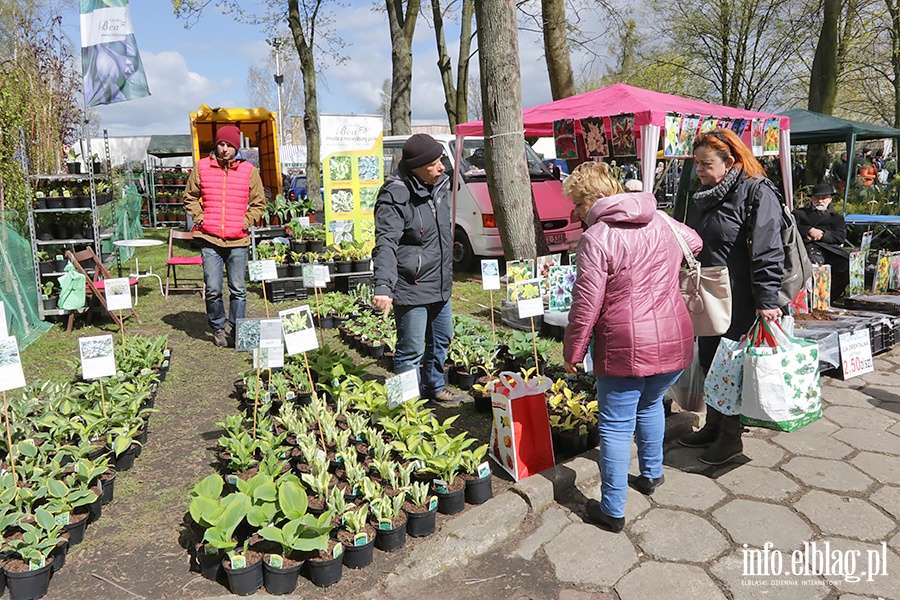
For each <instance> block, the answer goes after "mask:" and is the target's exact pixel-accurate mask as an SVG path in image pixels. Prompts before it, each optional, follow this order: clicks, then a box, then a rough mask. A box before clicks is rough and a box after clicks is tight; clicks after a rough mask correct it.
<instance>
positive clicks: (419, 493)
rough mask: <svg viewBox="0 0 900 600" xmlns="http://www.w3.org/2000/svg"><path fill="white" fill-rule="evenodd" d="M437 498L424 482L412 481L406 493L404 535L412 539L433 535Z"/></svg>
mask: <svg viewBox="0 0 900 600" xmlns="http://www.w3.org/2000/svg"><path fill="white" fill-rule="evenodd" d="M437 505H438V499H437V496H435V495H433V494H432V493H431V486H429V485H428V483H426V482H424V481H414V482H412V483H411V484H410V485H409V488H408V489H407V492H406V503H405V504H404V505H403V510H404V511H405V512H406V517H407V521H406V533H408V534H409V535H410V536H412V537H425V536H429V535H431V534H432V533H434V527H435V521H436V520H437V519H436V518H437Z"/></svg>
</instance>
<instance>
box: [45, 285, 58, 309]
mask: <svg viewBox="0 0 900 600" xmlns="http://www.w3.org/2000/svg"><path fill="white" fill-rule="evenodd" d="M41 291H42V292H43V294H42V295H41V301H42V302H43V303H44V310H56V306H57V301H58V300H59V294H58V293H57V288H56V283H55V282H53V281H45V282H44V283H42V284H41Z"/></svg>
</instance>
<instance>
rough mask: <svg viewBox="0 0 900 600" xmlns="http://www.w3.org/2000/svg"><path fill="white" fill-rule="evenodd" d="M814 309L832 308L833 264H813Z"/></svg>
mask: <svg viewBox="0 0 900 600" xmlns="http://www.w3.org/2000/svg"><path fill="white" fill-rule="evenodd" d="M813 281H814V288H813V290H814V292H813V310H829V309H830V308H831V265H813Z"/></svg>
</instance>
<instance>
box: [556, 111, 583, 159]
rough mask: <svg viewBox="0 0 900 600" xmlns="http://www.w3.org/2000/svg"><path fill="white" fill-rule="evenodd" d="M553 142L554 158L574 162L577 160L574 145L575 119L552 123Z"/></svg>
mask: <svg viewBox="0 0 900 600" xmlns="http://www.w3.org/2000/svg"><path fill="white" fill-rule="evenodd" d="M553 142H554V144H555V145H556V158H560V159H563V160H574V159H576V158H578V144H576V143H575V119H560V120H559V121H553Z"/></svg>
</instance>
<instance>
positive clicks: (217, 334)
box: [213, 329, 228, 348]
mask: <svg viewBox="0 0 900 600" xmlns="http://www.w3.org/2000/svg"><path fill="white" fill-rule="evenodd" d="M213 343H214V344H215V345H216V346H218V347H219V348H227V347H228V336H227V335H225V330H224V329H216V330H215V331H214V332H213Z"/></svg>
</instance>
